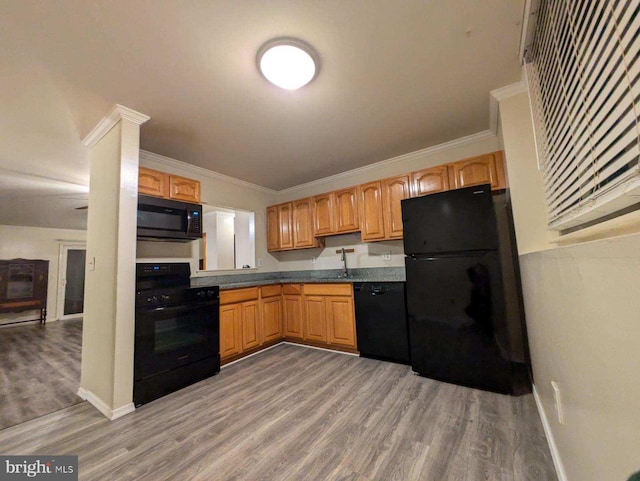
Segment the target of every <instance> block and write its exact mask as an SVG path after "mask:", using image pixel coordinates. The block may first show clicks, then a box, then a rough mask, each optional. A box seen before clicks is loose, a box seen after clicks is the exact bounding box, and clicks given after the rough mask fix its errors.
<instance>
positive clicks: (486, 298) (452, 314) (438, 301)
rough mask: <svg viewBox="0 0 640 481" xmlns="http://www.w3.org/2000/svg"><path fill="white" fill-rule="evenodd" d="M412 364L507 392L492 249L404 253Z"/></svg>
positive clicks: (439, 376) (430, 373)
mask: <svg viewBox="0 0 640 481" xmlns="http://www.w3.org/2000/svg"><path fill="white" fill-rule="evenodd" d="M406 273H407V311H408V322H409V339H410V348H411V363H412V367H413V370H414V371H416V372H417V373H419V374H420V375H423V376H426V377H430V378H433V379H438V380H441V381H446V382H451V383H455V384H461V385H464V386H470V387H475V388H479V389H486V390H490V391H495V392H501V393H509V392H510V391H511V387H510V378H511V376H510V369H511V368H510V363H509V360H508V358H507V356H506V353H507V352H508V345H507V342H508V338H507V336H506V329H505V325H504V323H505V320H504V307H503V303H502V301H501V296H502V282H501V275H500V264H499V259H498V254H497V253H496V252H487V253H484V254H480V255H477V256H470V255H466V256H450V257H439V258H413V257H407V258H406Z"/></svg>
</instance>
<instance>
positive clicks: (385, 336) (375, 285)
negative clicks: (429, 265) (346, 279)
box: [353, 282, 410, 364]
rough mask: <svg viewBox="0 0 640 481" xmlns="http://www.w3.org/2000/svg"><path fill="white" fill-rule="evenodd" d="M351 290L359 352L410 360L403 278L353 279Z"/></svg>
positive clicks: (401, 361) (394, 359)
mask: <svg viewBox="0 0 640 481" xmlns="http://www.w3.org/2000/svg"><path fill="white" fill-rule="evenodd" d="M353 290H354V296H355V304H356V331H357V335H358V350H359V351H360V355H361V356H363V357H370V358H373V359H381V360H383V361H392V362H399V363H401V364H410V358H409V330H408V328H407V312H406V308H405V296H404V282H356V283H354V284H353Z"/></svg>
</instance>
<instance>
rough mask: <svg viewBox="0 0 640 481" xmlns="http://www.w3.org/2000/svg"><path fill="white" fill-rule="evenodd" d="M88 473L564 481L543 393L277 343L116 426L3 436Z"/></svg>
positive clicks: (64, 425)
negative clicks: (544, 416)
mask: <svg viewBox="0 0 640 481" xmlns="http://www.w3.org/2000/svg"><path fill="white" fill-rule="evenodd" d="M0 453H2V454H22V455H27V454H42V453H47V454H76V455H78V456H79V461H80V479H82V480H85V481H90V480H104V479H114V480H116V479H117V480H138V481H142V480H150V481H151V480H153V481H162V480H178V479H179V480H207V481H212V480H224V481H232V480H238V481H239V480H242V481H251V480H296V481H297V480H304V479H308V480H322V481H324V480H334V481H335V480H344V481H347V480H350V481H370V480H384V481H390V480H411V481H413V480H426V481H431V480H433V481H480V480H491V481H523V480H525V481H534V480H535V481H549V480H554V481H555V480H556V479H557V478H556V476H555V473H554V471H553V464H552V461H551V457H550V454H549V452H548V448H547V444H546V440H545V438H544V434H543V431H542V426H541V424H540V420H539V419H538V414H537V411H536V409H535V405H534V402H533V398H532V397H531V396H530V395H529V396H523V397H508V396H502V395H499V394H493V393H487V392H482V391H477V390H473V389H468V388H464V387H459V386H454V385H450V384H445V383H440V382H437V381H433V380H430V379H426V378H421V377H418V376H415V375H413V374H412V372H411V369H410V368H409V367H406V366H401V365H398V364H391V363H385V362H380V361H374V360H370V359H364V358H358V357H354V356H347V355H343V354H337V353H331V352H326V351H319V350H314V349H308V348H305V347H299V346H291V345H281V346H277V347H275V348H273V349H271V350H269V351H265V352H263V353H260V354H258V355H256V356H254V357H251V358H248V359H245V360H243V361H240V362H239V363H236V364H234V365H231V366H229V367H227V368H225V369H223V371H222V372H221V373H220V374H219V375H218V376H215V377H213V378H210V379H207V380H205V381H202V382H200V383H198V384H195V385H193V386H191V387H188V388H186V389H183V390H182V391H179V392H177V393H173V394H171V395H169V396H167V397H165V398H162V399H159V400H157V401H154V402H152V403H150V404H147V405H145V406H143V407H141V408H139V409H137V410H136V412H135V413H132V414H130V415H127V416H125V417H123V418H120V419H118V420H116V421H108V420H107V419H105V418H104V417H102V415H101V414H99V413H98V412H97V411H96V410H95V409H93V408H92V407H91V406H90V405H88V404H86V403H83V404H80V405H77V406H73V407H70V408H67V409H63V410H61V411H59V412H56V413H53V414H50V415H47V416H45V417H41V418H39V419H35V420H33V421H29V422H27V423H24V424H22V425H19V426H14V427H12V428H8V429H5V430H3V431H0Z"/></svg>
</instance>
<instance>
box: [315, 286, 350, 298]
mask: <svg viewBox="0 0 640 481" xmlns="http://www.w3.org/2000/svg"><path fill="white" fill-rule="evenodd" d="M304 293H305V295H308V296H350V295H351V293H352V286H351V284H347V283H345V284H305V285H304Z"/></svg>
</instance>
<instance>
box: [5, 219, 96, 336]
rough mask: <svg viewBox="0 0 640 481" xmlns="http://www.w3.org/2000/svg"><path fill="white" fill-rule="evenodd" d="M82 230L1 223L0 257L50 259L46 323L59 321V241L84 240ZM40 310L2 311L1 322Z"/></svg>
mask: <svg viewBox="0 0 640 481" xmlns="http://www.w3.org/2000/svg"><path fill="white" fill-rule="evenodd" d="M86 239H87V233H86V231H83V230H70V229H49V228H41V227H18V226H8V225H0V259H15V258H23V259H44V260H48V261H49V284H48V286H49V287H48V289H47V322H50V321H55V320H56V315H57V314H56V313H57V312H58V305H57V299H56V297H57V292H58V268H59V266H58V257H59V254H60V241H61V240H66V241H85V240H86ZM37 317H38V312H37V311H25V312H23V313H6V314H0V324H4V323H7V322H15V321H22V320H30V319H36V318H37Z"/></svg>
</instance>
